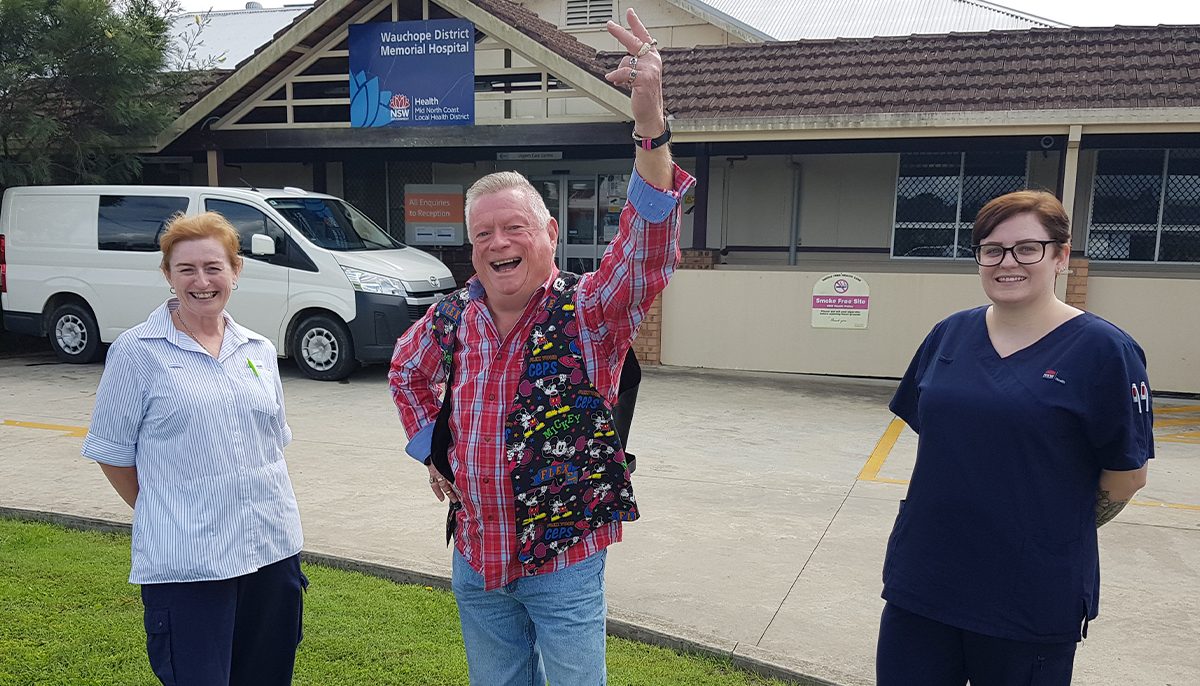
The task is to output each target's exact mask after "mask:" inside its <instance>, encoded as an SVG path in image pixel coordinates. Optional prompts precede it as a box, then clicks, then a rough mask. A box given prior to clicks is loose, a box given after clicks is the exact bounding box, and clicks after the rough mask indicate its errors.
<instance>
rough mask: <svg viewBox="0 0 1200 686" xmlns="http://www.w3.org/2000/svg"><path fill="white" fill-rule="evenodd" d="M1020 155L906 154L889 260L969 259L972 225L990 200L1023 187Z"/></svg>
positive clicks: (898, 184)
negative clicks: (916, 258)
mask: <svg viewBox="0 0 1200 686" xmlns="http://www.w3.org/2000/svg"><path fill="white" fill-rule="evenodd" d="M1025 167H1026V154H1025V153H1024V152H1020V151H1017V152H969V153H905V154H902V155H900V173H899V176H898V177H897V181H896V221H895V224H894V231H893V234H892V256H893V257H944V258H963V259H967V258H970V257H971V248H970V246H971V226H972V224H974V222H975V215H976V214H977V213H978V212H979V208H981V207H983V205H984V204H985V203H987V201H989V200H991V199H992V198H994V197H996V196H998V195H1003V194H1005V193H1009V192H1012V191H1016V190H1020V189H1022V188H1024V187H1025Z"/></svg>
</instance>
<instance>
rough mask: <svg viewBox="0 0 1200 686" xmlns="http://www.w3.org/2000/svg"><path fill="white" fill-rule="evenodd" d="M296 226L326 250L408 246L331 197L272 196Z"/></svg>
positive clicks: (279, 209)
mask: <svg viewBox="0 0 1200 686" xmlns="http://www.w3.org/2000/svg"><path fill="white" fill-rule="evenodd" d="M267 203H269V204H270V205H271V207H274V208H275V209H276V210H278V211H279V213H280V214H282V215H283V216H284V218H285V219H287V220H288V221H289V222H291V224H292V226H294V227H296V230H297V231H299V232H300V233H301V234H303V235H304V237H305V238H307V239H308V240H310V241H312V242H313V243H314V244H315V245H318V246H320V247H322V248H325V249H326V250H395V249H397V248H403V247H405V246H404V244H403V243H401V242H400V241H397V240H396V239H394V238H392V237H391V236H389V235H388V234H387V233H386V232H384V230H383V229H381V228H379V226H377V225H376V224H375V222H373V221H371V220H370V219H368V218H367V215H365V214H363V213H362V212H359V211H358V210H356V209H355V208H354V207H353V206H352V205H350V204H348V203H345V202H342V201H341V200H334V199H332V198H269V199H268V200H267Z"/></svg>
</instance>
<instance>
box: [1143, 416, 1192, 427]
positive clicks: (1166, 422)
mask: <svg viewBox="0 0 1200 686" xmlns="http://www.w3.org/2000/svg"><path fill="white" fill-rule="evenodd" d="M1192 425H1200V417H1172V418H1170V419H1155V420H1154V428H1156V429H1157V428H1159V427H1160V426H1192Z"/></svg>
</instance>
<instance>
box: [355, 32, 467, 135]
mask: <svg viewBox="0 0 1200 686" xmlns="http://www.w3.org/2000/svg"><path fill="white" fill-rule="evenodd" d="M349 47H350V125H351V126H355V127H368V126H469V125H472V124H474V123H475V25H474V24H472V23H471V22H469V21H466V20H463V19H436V20H432V21H399V22H380V23H374V24H352V25H351V26H350V43H349Z"/></svg>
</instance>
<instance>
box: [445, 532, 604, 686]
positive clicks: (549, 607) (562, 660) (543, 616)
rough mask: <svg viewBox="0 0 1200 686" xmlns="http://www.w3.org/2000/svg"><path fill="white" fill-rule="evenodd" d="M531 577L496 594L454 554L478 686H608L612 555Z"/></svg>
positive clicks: (456, 595) (456, 592) (456, 593)
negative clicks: (607, 575) (607, 582)
mask: <svg viewBox="0 0 1200 686" xmlns="http://www.w3.org/2000/svg"><path fill="white" fill-rule="evenodd" d="M606 552H607V551H605V550H601V551H600V552H598V553H596V554H595V555H592V556H591V557H589V558H587V559H586V560H583V561H582V562H579V563H576V564H574V565H571V566H570V567H567V568H566V569H560V570H558V571H557V572H551V573H549V574H539V575H537V576H526V577H522V578H520V579H517V580H516V581H514V582H512V583H510V584H508V585H507V586H502V587H500V588H498V589H496V590H494V591H485V590H484V589H483V576H482V575H480V574H479V573H478V572H476V571H475V570H474V569H471V566H470V565H469V564H467V561H466V559H465V558H463V556H462V554H461V553H459V552H458V551H457V550H455V551H454V562H453V564H452V568H453V572H452V574H453V579H452V582H451V585H452V587H453V589H454V599H455V600H456V601H457V602H458V614H459V618H460V620H461V622H462V634H463V643H464V644H465V645H466V648H467V668H468V671H469V673H470V676H471V684H472V686H545V685H546V681H547V679H549V682H550V684H551V686H603V685H604V684H605V683H607V679H608V677H607V672H606V670H605V662H604V648H605V632H604V618H605V615H606V614H607V613H608V603H607V602H606V601H605V599H604V558H605V553H606Z"/></svg>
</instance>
